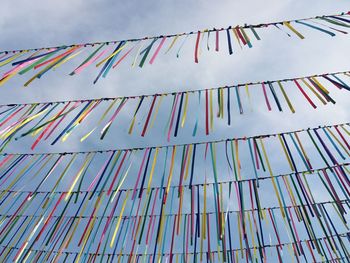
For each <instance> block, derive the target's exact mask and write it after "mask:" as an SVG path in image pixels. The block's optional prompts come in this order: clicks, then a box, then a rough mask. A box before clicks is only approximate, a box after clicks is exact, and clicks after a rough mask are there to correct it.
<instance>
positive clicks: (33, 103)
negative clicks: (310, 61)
mask: <svg viewBox="0 0 350 263" xmlns="http://www.w3.org/2000/svg"><path fill="white" fill-rule="evenodd" d="M348 73H349V74H350V70H345V71H336V72H330V73H320V74H313V75H308V76H302V77H294V78H284V79H277V80H263V81H254V82H246V83H239V84H236V85H228V86H227V85H226V86H220V87H213V88H204V89H193V90H181V91H172V92H161V93H153V94H142V95H134V96H116V97H102V98H93V99H82V100H78V99H76V100H58V101H46V102H30V103H8V104H0V107H4V106H8V107H12V106H19V105H43V104H61V103H63V104H65V103H68V102H89V101H92V102H96V101H109V100H117V99H136V98H141V97H144V98H147V97H153V96H168V95H175V94H181V93H196V92H199V91H206V90H208V91H209V90H219V89H229V88H234V87H245V86H246V85H248V86H253V85H259V84H263V83H264V84H267V83H277V82H287V81H294V80H300V79H306V78H313V77H323V76H326V75H327V76H328V75H339V74H348ZM349 77H350V76H349Z"/></svg>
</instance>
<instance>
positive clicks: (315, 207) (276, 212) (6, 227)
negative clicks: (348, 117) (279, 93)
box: [0, 164, 350, 262]
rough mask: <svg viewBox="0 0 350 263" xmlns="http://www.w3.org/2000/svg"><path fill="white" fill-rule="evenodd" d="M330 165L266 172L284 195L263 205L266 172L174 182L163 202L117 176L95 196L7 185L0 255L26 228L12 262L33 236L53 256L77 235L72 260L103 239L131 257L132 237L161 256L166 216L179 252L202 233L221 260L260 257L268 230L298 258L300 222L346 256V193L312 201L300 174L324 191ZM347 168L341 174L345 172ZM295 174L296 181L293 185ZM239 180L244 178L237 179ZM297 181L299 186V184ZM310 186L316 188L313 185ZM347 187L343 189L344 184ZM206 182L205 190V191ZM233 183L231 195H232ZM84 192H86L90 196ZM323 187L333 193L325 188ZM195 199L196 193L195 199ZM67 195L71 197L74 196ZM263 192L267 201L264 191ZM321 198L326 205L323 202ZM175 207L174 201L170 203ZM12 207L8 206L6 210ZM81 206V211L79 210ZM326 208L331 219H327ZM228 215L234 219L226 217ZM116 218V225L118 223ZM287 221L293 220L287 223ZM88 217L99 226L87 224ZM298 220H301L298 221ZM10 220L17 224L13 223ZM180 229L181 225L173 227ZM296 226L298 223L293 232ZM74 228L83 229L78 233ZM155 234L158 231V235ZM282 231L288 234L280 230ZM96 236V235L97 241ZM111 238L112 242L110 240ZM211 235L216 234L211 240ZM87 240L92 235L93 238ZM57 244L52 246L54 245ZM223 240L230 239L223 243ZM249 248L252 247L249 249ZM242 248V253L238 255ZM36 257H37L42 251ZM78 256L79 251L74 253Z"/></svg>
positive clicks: (316, 246) (161, 195)
mask: <svg viewBox="0 0 350 263" xmlns="http://www.w3.org/2000/svg"><path fill="white" fill-rule="evenodd" d="M347 165H348V164H346V165H339V166H338V167H345V166H347ZM335 168H336V167H331V168H329V167H324V168H320V169H318V170H317V171H316V170H314V171H312V172H311V173H310V172H308V171H300V172H299V173H294V174H289V175H279V176H275V177H271V178H269V181H270V182H272V183H273V182H274V180H276V182H277V184H278V186H279V187H278V189H279V192H276V197H277V198H281V197H282V200H283V206H281V207H271V206H270V207H269V208H262V202H263V200H262V199H261V198H262V197H263V195H259V192H258V188H259V187H258V186H259V183H258V181H261V180H266V179H267V178H258V179H252V180H244V181H229V182H226V183H216V182H215V183H205V184H201V185H200V184H196V185H192V186H191V185H187V187H184V186H181V185H179V186H178V187H172V188H171V199H170V200H169V201H167V198H166V196H167V192H166V188H165V187H164V188H160V187H152V188H151V189H150V191H147V192H146V189H145V188H138V189H137V190H142V189H143V190H145V191H144V194H143V196H142V192H141V191H140V194H138V195H136V196H135V198H133V197H132V192H133V189H132V188H129V189H124V190H123V191H120V184H119V183H118V186H117V188H116V189H115V190H114V191H113V192H112V193H111V194H109V192H108V191H104V192H102V191H100V192H99V194H98V195H95V196H94V195H93V194H94V191H91V192H84V193H83V192H80V191H78V192H77V193H78V194H79V196H77V197H76V198H73V195H70V196H68V195H69V194H70V193H69V192H61V193H57V192H54V191H48V192H41V193H40V194H39V193H34V195H33V192H29V193H25V192H21V191H20V192H7V195H6V196H4V195H3V196H2V197H1V206H0V210H1V211H0V213H2V212H5V213H4V214H3V215H2V216H1V218H0V222H1V225H3V227H2V230H1V235H0V236H1V237H2V240H0V244H2V243H3V242H4V241H7V245H6V246H5V247H4V249H3V251H2V253H1V254H0V257H1V255H4V258H3V259H4V260H5V259H6V258H7V257H8V256H10V254H11V251H12V250H11V249H9V250H6V249H7V248H11V247H17V246H20V243H19V242H20V240H21V239H20V240H18V239H17V238H15V241H16V242H13V240H12V239H13V237H16V235H21V236H22V237H23V235H24V233H26V235H25V236H27V237H26V238H24V241H23V242H24V243H23V244H22V245H21V246H20V249H19V250H17V251H16V252H17V253H15V254H14V255H12V257H13V260H14V261H16V262H18V261H19V260H21V259H22V260H27V259H28V257H29V256H30V254H31V253H30V251H32V249H33V246H34V244H35V243H38V244H41V245H40V247H41V248H40V249H43V247H44V244H46V245H45V246H49V247H51V248H52V249H56V250H58V249H59V253H58V255H57V256H60V255H61V254H64V253H62V252H63V251H64V250H65V248H67V247H68V246H69V245H70V244H71V243H74V241H76V242H77V243H78V240H80V241H79V243H78V248H80V252H77V262H79V261H80V260H83V261H84V262H85V260H86V255H87V253H86V252H85V253H84V251H85V250H87V251H91V248H96V251H95V255H98V254H99V253H101V254H102V255H103V254H104V253H105V251H106V250H105V249H106V247H107V246H108V244H110V248H114V251H113V254H115V251H116V249H117V247H118V250H119V249H120V252H119V254H123V253H124V252H125V251H123V248H124V247H129V248H130V247H131V244H130V246H125V244H126V243H127V242H130V240H131V241H132V242H133V245H132V248H131V251H129V256H130V257H133V255H134V253H137V250H138V249H136V250H134V248H135V243H137V246H138V247H139V246H140V247H141V246H142V245H145V246H144V247H142V249H144V253H143V254H147V249H148V246H151V244H152V241H153V240H154V244H153V246H154V247H155V250H154V253H153V255H156V249H157V245H158V246H159V249H161V248H162V249H161V251H159V252H161V254H160V255H164V254H165V253H164V245H163V247H161V244H164V243H165V241H166V240H167V239H166V232H167V231H164V228H165V229H166V228H167V227H166V226H167V225H168V224H170V226H171V222H173V227H172V229H173V232H172V240H174V237H175V238H176V239H177V240H178V241H177V242H181V240H185V238H186V240H187V241H186V242H185V241H184V242H183V248H182V249H183V251H182V252H181V253H182V254H183V255H189V251H190V250H189V249H191V250H192V253H194V254H203V242H204V240H207V242H208V245H207V246H206V245H204V248H205V246H206V247H207V252H208V253H209V254H211V250H210V248H211V247H213V246H214V244H218V251H221V252H222V259H220V258H219V259H220V261H228V259H225V257H226V253H227V250H228V251H233V250H237V251H240V252H241V253H242V258H243V257H247V260H248V258H249V259H250V260H252V259H253V260H254V259H255V258H256V259H258V258H260V259H261V260H262V261H263V260H266V257H267V255H266V251H265V249H266V247H268V246H269V245H268V244H267V243H264V236H265V238H266V236H270V245H271V242H272V241H271V233H270V231H272V233H274V235H275V238H274V240H275V241H276V243H278V245H276V247H278V249H280V250H281V251H280V252H282V245H281V244H283V240H284V239H287V238H288V239H289V241H290V242H293V243H294V244H295V245H293V247H292V248H291V249H289V250H290V251H289V252H290V253H291V256H293V254H294V256H295V257H297V258H298V257H303V256H304V257H305V253H307V251H305V250H304V249H303V248H302V246H301V240H302V239H301V237H300V235H301V233H302V231H301V230H300V228H299V227H300V226H301V227H302V226H303V225H304V227H305V230H306V231H307V233H308V238H310V239H312V240H316V239H317V237H316V236H315V233H316V232H315V230H314V229H315V227H317V226H321V228H322V229H323V230H322V231H323V233H324V235H325V236H327V237H328V238H327V242H329V243H327V245H326V246H327V247H328V245H329V247H330V248H331V250H329V247H328V250H329V251H328V253H329V255H328V256H330V257H331V258H332V257H333V256H335V257H339V256H345V257H346V256H348V255H349V252H348V250H347V245H346V243H344V241H342V240H341V239H339V236H338V235H339V234H338V233H339V228H345V229H347V230H348V226H347V221H346V217H344V215H345V214H347V213H348V211H347V210H348V209H347V208H346V207H350V206H349V205H350V203H349V201H348V200H349V196H346V199H342V200H333V201H326V202H319V203H317V202H315V196H314V194H313V193H314V190H311V189H312V188H313V186H311V185H310V183H308V181H307V179H306V176H311V175H314V176H316V175H317V176H318V178H319V179H320V180H321V181H322V183H323V186H324V188H325V189H326V190H327V191H329V189H332V190H334V185H333V184H332V183H331V181H330V180H329V176H328V174H330V175H334V176H335V177H336V180H339V179H341V177H337V176H338V175H337V173H336V172H335V171H336V169H335ZM50 170H51V169H50ZM124 171H125V170H124ZM128 171H129V168H128V169H127V171H125V173H126V174H127V173H128ZM346 171H347V170H345V172H346ZM346 173H347V176H348V174H349V172H346ZM293 178H294V179H293ZM279 179H280V180H279ZM122 181H124V179H122ZM296 181H297V182H298V184H296ZM243 182H244V185H243V184H242V183H243ZM280 182H281V183H282V182H283V184H284V186H285V189H284V191H283V188H282V187H281V186H280ZM297 185H299V187H298V186H297ZM210 186H212V187H210ZM310 187H311V189H310ZM316 187H317V188H318V189H319V190H321V189H320V188H319V187H318V186H317V184H316ZM347 187H348V188H349V185H348V186H347ZM211 188H212V191H210V190H211ZM348 188H347V189H348ZM102 189H104V188H102ZM234 190H235V191H236V194H234ZM216 191H217V192H216ZM245 191H247V192H248V193H249V197H248V195H247V196H246V197H244V196H243V195H242V193H243V192H245ZM305 191H306V192H305ZM321 191H322V190H321ZM5 192H6V191H5ZM186 192H187V193H189V195H187V196H188V198H190V200H191V202H190V204H191V205H190V209H189V210H190V212H183V211H184V210H185V209H186V207H185V206H183V202H182V200H183V199H184V198H185V196H186ZM283 192H284V194H283ZM89 193H90V194H91V195H89ZM175 193H177V198H176V197H174V196H176V194H175ZM329 194H330V196H332V197H334V195H333V193H332V192H331V191H330V192H329ZM210 195H212V196H210ZM335 195H337V193H335ZM235 196H237V199H236V200H234V199H235ZM78 197H80V198H78ZM136 197H137V198H136ZM224 197H225V198H224ZM288 197H289V200H290V201H289V203H291V204H292V205H286V203H287V202H288V201H287V199H288ZM104 198H106V199H105V200H108V201H107V203H106V202H105V205H104V206H103V207H104V209H103V212H102V211H100V210H99V209H100V208H101V204H102V203H103V200H104ZM201 198H202V199H203V200H201V201H200V199H201ZM74 199H75V201H74V203H73V200H74ZM123 199H124V200H123ZM268 199H269V200H271V198H270V197H269V198H268ZM38 200H39V201H38ZM164 200H165V201H164ZM63 201H65V202H63ZM196 201H197V202H196ZM209 201H212V202H213V203H214V204H215V206H214V208H215V209H214V211H213V212H210V211H209V210H208V208H209V204H210V202H209ZM236 202H237V207H238V210H236V211H231V207H230V206H231V204H233V203H236ZM265 202H266V201H265ZM88 204H90V205H88ZM126 204H130V206H127V207H131V208H130V209H129V211H128V209H127V211H124V210H125V207H126ZM196 204H197V205H196ZM200 204H203V205H200ZM327 205H332V206H331V207H326V206H327ZM72 206H73V207H72ZM136 207H137V209H136ZM176 207H178V208H177V209H176ZM211 207H212V208H213V205H211ZM225 207H226V209H225ZM60 208H61V209H60ZM87 208H90V209H87ZM92 208H93V209H92ZM247 208H248V209H247ZM332 209H334V211H333V212H332V211H331V210H332ZM4 210H5V211H4ZM27 210H28V211H31V212H33V211H34V213H30V214H31V215H28V216H25V215H24V214H25V212H26V211H27ZM89 210H90V214H89ZM176 210H177V212H176ZM11 211H13V212H12V213H11ZM58 211H60V212H58ZM68 211H74V216H69V213H68ZM109 211H110V212H109ZM166 211H170V213H166ZM172 211H175V212H172ZM127 212H128V213H127ZM86 213H87V214H88V215H86ZM233 213H234V214H233ZM330 215H331V216H330ZM332 215H333V218H332V219H331V217H332ZM334 215H335V218H334ZM293 218H294V219H293ZM312 218H313V220H312ZM295 219H297V220H295ZM316 219H317V220H316ZM230 220H231V222H233V223H230ZM338 220H340V221H339V223H340V225H337V224H336V223H335V222H338ZM210 221H211V222H216V225H215V224H212V225H210V223H209V222H210ZM112 222H113V223H112ZM121 222H122V225H121V226H120V223H121ZM157 222H158V225H157ZM186 222H187V223H186ZM257 222H259V224H258V223H257ZM264 222H265V225H266V228H262V226H261V224H263V223H264ZM288 222H289V223H288ZM290 222H292V224H291V223H290ZM280 223H281V224H284V225H280V227H281V226H284V227H285V232H281V231H279V230H278V227H277V225H279V224H280ZM93 224H95V225H97V226H98V227H97V228H92V225H93ZM112 224H115V227H113V226H112ZM164 224H165V226H164ZM298 224H300V226H299V227H298ZM103 225H104V228H103ZM335 225H337V227H334V226H335ZM15 226H16V227H17V228H15ZM79 226H81V228H79ZM200 226H202V228H201V227H200ZM248 226H249V228H248ZM330 226H332V227H330ZM38 227H40V228H38ZM100 227H101V230H102V229H103V233H102V235H101V233H100V232H99V230H98V229H99V228H100ZM83 228H84V229H83ZM79 229H80V230H79ZM113 229H114V232H113ZM124 229H125V232H124ZM157 229H158V230H157ZM180 229H182V230H181V231H180ZM231 229H232V231H233V232H235V233H236V232H239V233H240V234H239V239H238V240H236V242H233V241H232V240H231V233H232V231H231ZM268 229H270V230H268ZM297 229H299V231H298V230H297ZM107 231H108V235H107V239H105V234H107ZM215 231H216V233H215ZM36 233H37V234H36ZM79 233H83V234H82V235H80V234H79ZM99 233H100V234H99ZM112 233H113V235H112ZM127 233H129V234H130V239H129V238H128V237H127ZM146 233H147V234H146ZM159 233H164V234H161V235H159ZM283 233H289V234H288V235H285V234H283ZM298 233H299V234H298ZM11 234H12V235H11ZM34 234H35V235H36V237H35V239H33V235H34ZM117 234H118V235H117ZM98 235H101V236H100V240H99V242H98V245H97V240H98V239H97V237H98ZM210 235H212V238H210ZM254 235H256V237H255V238H256V239H254ZM333 235H335V236H336V237H337V239H336V240H334V239H333V238H329V237H332V236H333ZM156 236H157V237H156ZM116 237H117V241H116V239H115V238H116ZM152 237H155V238H152ZM215 237H216V238H217V240H216V241H215ZM249 237H250V238H249ZM79 238H80V239H79ZM95 238H96V239H95ZM189 238H190V239H191V243H190V245H189V244H188V239H189ZM213 239H214V240H213ZM22 240H23V239H22ZM31 240H33V242H32V244H31V245H30V246H29V247H28V248H27V246H28V245H29V243H30V242H29V241H31ZM94 240H96V242H95V241H94ZM193 241H194V242H193ZM11 242H12V243H11ZM115 242H116V243H115ZM118 242H119V246H118ZM148 242H149V243H148ZM197 242H201V243H200V244H201V245H200V248H199V243H198V246H197V245H196V244H197ZM226 242H227V243H229V244H227V243H226ZM232 242H233V243H232ZM265 242H266V241H265ZM337 242H339V244H337ZM345 242H346V241H345ZM10 243H11V244H10ZM235 243H236V244H237V246H238V244H239V246H240V248H237V249H232V246H233V245H234V244H235ZM249 243H251V244H252V247H253V248H251V245H250V244H249ZM58 244H60V245H58ZM94 244H95V245H94ZM121 244H122V246H121ZM210 244H212V245H210ZM242 244H244V245H242ZM57 245H58V247H57V248H56V246H57ZM102 245H104V248H103V252H100V251H99V250H100V249H102V247H101V246H102ZM228 246H230V248H229V249H228ZM307 248H308V249H309V251H310V253H312V254H314V252H313V250H316V253H318V254H319V255H321V257H322V258H326V259H327V254H326V253H327V252H325V248H324V247H323V246H322V244H321V243H318V242H315V243H314V242H311V243H310V244H309V245H308V246H307ZM107 249H108V248H107ZM278 249H277V250H278ZM250 250H253V251H252V252H251V251H250ZM243 251H244V252H245V253H244V254H243ZM331 251H332V252H331ZM159 252H158V253H159ZM110 253H112V252H110ZM178 253H179V252H178ZM167 254H168V255H170V257H171V255H173V254H174V253H173V251H172V248H171V250H170V253H169V252H168V253H167ZM35 255H36V254H35ZM36 256H39V257H40V256H41V255H36ZM36 256H35V258H36ZM47 256H50V255H47ZM82 256H83V258H81V257H82ZM227 257H228V258H230V255H227ZM57 260H58V259H57ZM94 260H95V259H94ZM186 262H187V260H186ZM280 262H282V261H280Z"/></svg>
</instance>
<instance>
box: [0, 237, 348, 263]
mask: <svg viewBox="0 0 350 263" xmlns="http://www.w3.org/2000/svg"><path fill="white" fill-rule="evenodd" d="M331 238H336V239H338V240H339V239H345V238H348V233H341V234H337V235H334V236H331ZM314 241H316V242H319V243H324V246H325V247H328V244H327V241H328V239H327V237H320V238H317V239H315V240H308V239H306V240H301V241H300V242H299V244H300V245H302V246H304V247H305V249H310V243H312V242H314ZM296 245H298V244H295V243H281V244H278V245H267V246H266V247H265V250H266V251H267V250H273V251H276V250H277V251H278V249H279V247H282V248H286V250H288V251H291V250H292V249H293V247H295V246H296ZM4 248H5V249H7V250H10V251H12V250H18V249H19V248H18V247H4ZM249 249H250V250H251V251H254V249H255V250H257V249H258V248H256V247H251V248H249ZM29 253H30V254H31V255H33V258H35V259H40V258H41V257H43V258H44V259H45V260H47V259H50V257H51V256H52V257H53V262H56V261H57V260H56V259H57V258H58V259H59V258H63V259H64V261H67V260H68V261H71V260H73V261H75V260H76V258H77V256H78V252H72V251H57V250H55V251H52V250H50V251H49V250H37V249H31V250H30V251H29ZM221 253H222V252H221V251H216V250H211V252H210V253H209V252H202V253H201V252H197V253H196V254H194V253H193V252H188V253H185V254H183V253H177V252H175V253H172V254H171V255H170V254H167V253H165V254H159V253H158V254H156V255H153V254H147V253H146V254H141V253H135V254H132V255H130V254H113V253H104V254H100V253H98V254H95V253H92V252H84V253H83V256H84V257H85V258H86V260H87V262H91V261H93V260H95V258H99V257H100V258H107V261H108V262H109V261H110V260H113V259H115V258H116V259H118V260H121V261H124V259H128V260H135V261H136V262H137V261H139V260H142V259H143V260H149V261H152V258H153V257H157V258H164V259H165V260H169V257H170V256H171V257H172V258H173V261H176V262H179V261H180V262H186V261H185V260H188V261H198V260H197V258H198V257H200V258H205V259H207V261H208V262H212V260H217V261H218V262H220V261H221V262H222V260H221V259H222V257H220V254H221ZM226 253H227V256H226V258H227V259H230V262H239V258H240V254H242V251H241V250H239V249H233V250H230V249H227V250H226ZM247 253H248V252H247V249H246V248H244V249H243V254H247ZM271 254H272V252H270V253H268V252H267V255H271ZM312 255H314V254H313V253H312V254H311V255H310V256H312ZM294 256H295V258H296V260H298V259H299V258H298V256H296V255H295V254H294ZM272 258H273V257H271V259H272ZM304 258H305V257H304ZM321 258H323V259H321V260H320V261H314V262H315V263H323V262H325V261H326V260H327V258H326V257H322V256H321ZM282 259H283V254H281V255H279V257H278V260H279V262H282ZM330 259H331V260H332V261H333V262H340V261H344V260H346V259H347V258H346V257H336V256H332V257H331V258H330ZM315 260H316V258H315ZM228 261H229V260H228Z"/></svg>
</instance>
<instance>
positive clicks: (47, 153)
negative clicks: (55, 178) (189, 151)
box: [0, 122, 350, 156]
mask: <svg viewBox="0 0 350 263" xmlns="http://www.w3.org/2000/svg"><path fill="white" fill-rule="evenodd" d="M349 124H350V123H349V122H346V123H340V124H333V125H323V126H318V127H313V128H304V129H298V130H293V131H288V132H282V133H270V134H261V135H255V136H244V137H236V138H226V139H221V140H212V141H200V142H194V143H182V144H169V145H157V146H146V147H134V148H123V149H109V150H94V151H72V152H41V153H0V156H7V155H21V156H22V155H29V156H37V155H71V154H87V153H107V152H114V151H136V150H144V149H156V148H158V149H162V148H171V147H181V146H188V145H203V144H215V143H221V142H226V141H227V142H228V141H234V140H237V141H242V140H243V141H244V140H247V139H253V138H258V139H259V138H269V137H275V136H278V135H282V134H283V135H286V134H293V133H299V132H304V131H309V130H318V129H322V128H332V127H338V126H345V125H349Z"/></svg>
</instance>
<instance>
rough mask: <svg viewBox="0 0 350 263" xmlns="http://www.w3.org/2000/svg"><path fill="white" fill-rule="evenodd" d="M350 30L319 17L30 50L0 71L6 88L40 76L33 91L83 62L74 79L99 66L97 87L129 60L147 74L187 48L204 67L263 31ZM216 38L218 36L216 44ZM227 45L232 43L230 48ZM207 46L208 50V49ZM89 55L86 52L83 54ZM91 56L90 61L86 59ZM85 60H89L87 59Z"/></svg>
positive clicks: (14, 55) (4, 62)
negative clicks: (203, 58)
mask: <svg viewBox="0 0 350 263" xmlns="http://www.w3.org/2000/svg"><path fill="white" fill-rule="evenodd" d="M349 27H350V12H344V13H341V14H337V15H327V16H316V17H311V18H303V19H297V20H290V21H281V22H272V23H264V24H257V25H247V24H245V25H244V26H230V27H227V28H219V29H216V28H214V29H210V30H208V29H205V30H199V31H194V32H189V33H180V34H173V35H162V36H155V37H154V36H153V37H144V38H140V39H128V40H119V41H108V42H96V43H83V44H72V45H63V46H59V47H51V48H49V47H46V48H36V49H27V50H13V51H2V52H0V67H5V68H6V66H8V67H9V68H6V69H5V72H4V73H3V74H2V77H1V79H0V85H3V84H4V83H6V82H7V81H9V80H10V79H11V78H13V77H14V76H16V75H23V74H25V73H27V72H29V71H34V72H35V74H34V75H33V76H32V77H31V78H30V79H29V80H28V81H27V82H26V83H25V84H24V86H28V85H29V84H30V83H31V82H33V81H34V80H36V79H40V78H41V77H42V76H44V75H45V74H46V73H47V72H49V71H52V70H54V69H56V68H58V67H60V66H62V65H63V64H65V63H67V62H68V61H72V60H74V59H75V60H78V59H79V58H81V62H79V66H78V67H76V68H75V69H72V71H71V73H70V74H69V75H71V76H73V75H76V74H79V73H81V72H82V71H83V70H84V69H85V68H87V67H88V66H90V65H92V64H94V65H95V66H96V67H97V68H99V67H101V69H100V71H99V73H98V74H97V76H96V78H95V80H94V83H96V82H97V81H98V80H99V79H100V77H101V76H102V77H103V78H105V77H106V76H107V74H108V72H109V71H110V70H111V69H114V68H116V67H117V66H118V65H119V64H120V63H121V62H122V61H124V60H125V59H126V58H127V57H128V58H130V60H131V61H132V63H131V65H132V67H134V66H135V65H138V66H139V67H140V68H142V67H143V66H144V65H145V64H150V65H152V64H153V63H154V62H155V60H156V58H157V56H158V55H159V53H164V54H168V53H169V51H171V50H174V49H175V50H177V51H176V56H177V57H179V54H180V51H181V50H182V48H183V46H184V44H185V43H186V44H188V45H191V47H193V49H194V61H195V63H198V62H199V59H200V55H201V53H202V52H201V51H202V50H203V49H207V50H215V51H216V52H218V51H219V50H226V49H227V52H228V54H229V55H231V54H233V53H235V52H236V47H234V43H235V44H237V49H243V48H248V49H249V48H252V47H253V42H254V41H259V40H261V37H260V35H259V34H258V31H259V30H262V29H268V28H275V29H278V31H281V32H284V33H286V34H287V36H289V37H292V36H293V37H296V38H298V39H304V35H305V34H307V33H308V30H314V31H318V32H320V33H323V34H326V35H329V36H332V37H333V36H335V35H336V34H348V29H349ZM210 35H213V36H212V37H211V38H210ZM190 36H192V37H194V43H190V42H189V41H188V38H189V37H190ZM225 42H227V43H225ZM204 45H205V46H206V47H205V48H204V47H203V46H204ZM83 51H86V52H83ZM87 52H90V53H89V54H88V55H86V54H85V53H87ZM84 55H85V57H84Z"/></svg>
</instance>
